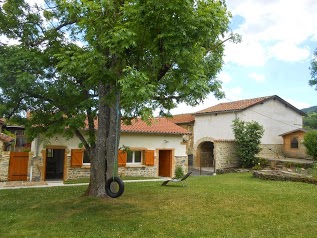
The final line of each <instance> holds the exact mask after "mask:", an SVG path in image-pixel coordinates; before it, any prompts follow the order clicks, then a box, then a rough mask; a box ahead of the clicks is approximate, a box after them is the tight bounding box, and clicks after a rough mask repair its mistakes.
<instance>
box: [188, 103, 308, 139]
mask: <svg viewBox="0 0 317 238" xmlns="http://www.w3.org/2000/svg"><path fill="white" fill-rule="evenodd" d="M237 117H238V118H240V119H241V120H242V121H257V122H258V123H259V124H260V125H262V126H263V127H264V130H265V132H264V136H263V137H262V140H261V143H262V144H283V139H282V137H280V136H279V135H280V134H283V133H285V132H288V131H291V130H294V129H296V128H301V127H302V116H301V115H300V114H299V113H297V112H296V111H294V110H292V109H291V108H289V107H286V106H285V105H284V104H283V103H282V102H280V101H279V100H274V99H270V100H268V101H266V102H264V103H263V104H259V105H256V106H253V107H251V108H249V109H246V110H244V111H242V112H237V113H233V112H230V113H220V114H217V115H214V114H210V115H202V116H201V115H196V119H195V126H194V135H195V144H196V143H197V141H198V140H200V139H201V138H204V137H211V138H214V139H234V135H233V132H232V127H231V126H232V121H233V120H234V119H235V118H237Z"/></svg>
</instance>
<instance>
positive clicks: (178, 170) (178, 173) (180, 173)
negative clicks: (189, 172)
mask: <svg viewBox="0 0 317 238" xmlns="http://www.w3.org/2000/svg"><path fill="white" fill-rule="evenodd" d="M174 175H175V178H177V179H180V178H181V177H183V176H184V172H183V169H182V167H181V166H177V167H176V168H175V173H174Z"/></svg>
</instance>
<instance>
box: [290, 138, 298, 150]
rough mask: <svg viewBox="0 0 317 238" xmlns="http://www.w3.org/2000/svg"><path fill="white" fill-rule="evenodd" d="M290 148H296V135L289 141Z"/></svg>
mask: <svg viewBox="0 0 317 238" xmlns="http://www.w3.org/2000/svg"><path fill="white" fill-rule="evenodd" d="M291 148H292V149H298V140H297V138H296V137H294V138H293V139H292V141H291Z"/></svg>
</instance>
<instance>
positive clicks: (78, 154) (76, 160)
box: [71, 149, 84, 167]
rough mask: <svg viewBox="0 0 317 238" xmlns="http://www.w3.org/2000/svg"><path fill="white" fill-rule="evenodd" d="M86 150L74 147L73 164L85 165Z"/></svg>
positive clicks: (77, 165)
mask: <svg viewBox="0 0 317 238" xmlns="http://www.w3.org/2000/svg"><path fill="white" fill-rule="evenodd" d="M83 155H84V151H83V150H82V149H73V150H72V151H71V166H72V167H81V166H82V165H83V157H84V156H83Z"/></svg>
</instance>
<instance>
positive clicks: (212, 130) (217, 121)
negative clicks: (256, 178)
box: [174, 95, 306, 172]
mask: <svg viewBox="0 0 317 238" xmlns="http://www.w3.org/2000/svg"><path fill="white" fill-rule="evenodd" d="M305 115H306V114H305V113H304V112H302V111H301V110H299V109H297V108H296V107H294V106H293V105H291V104H290V103H288V102H286V101H285V100H283V99H282V98H280V97H279V96H276V95H273V96H268V97H259V98H253V99H246V100H240V101H234V102H228V103H220V104H217V105H215V106H212V107H209V108H206V109H204V110H201V111H198V112H196V113H194V114H192V115H191V116H192V117H193V119H192V120H190V122H189V121H188V119H186V118H188V116H185V114H183V115H177V116H175V118H178V119H179V118H184V120H183V121H182V120H175V121H174V122H175V123H176V124H178V125H180V124H182V125H183V126H190V127H192V129H191V130H192V131H193V133H192V138H191V140H190V141H191V143H192V144H190V145H188V147H191V146H192V148H190V149H188V151H191V152H192V154H193V155H192V156H191V157H193V166H194V167H196V168H197V167H213V168H214V169H215V172H216V171H217V170H221V169H226V168H230V167H236V166H237V165H238V160H237V156H236V153H235V151H236V144H235V142H234V135H233V131H232V124H233V120H235V119H237V118H239V119H240V120H242V121H257V122H258V123H259V124H261V125H262V126H263V127H264V130H265V132H264V136H263V138H262V140H261V148H262V151H261V152H260V154H259V155H258V156H259V157H262V158H274V157H276V155H277V154H279V155H285V154H286V155H296V150H298V148H299V149H300V150H301V153H297V156H296V157H299V156H298V155H301V156H300V157H305V152H303V145H302V138H303V135H302V134H301V135H298V133H297V134H294V133H295V132H298V131H300V132H302V129H301V128H302V117H303V116H305ZM186 121H188V122H186ZM290 133H291V134H290ZM289 134H290V136H292V139H291V140H293V141H294V140H296V141H297V142H298V143H299V146H298V148H292V149H293V153H292V154H287V153H284V150H285V148H288V147H287V146H288V144H289V141H287V140H285V142H284V141H283V138H286V135H289ZM299 138H301V139H299ZM284 144H285V145H284ZM294 150H295V152H294Z"/></svg>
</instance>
